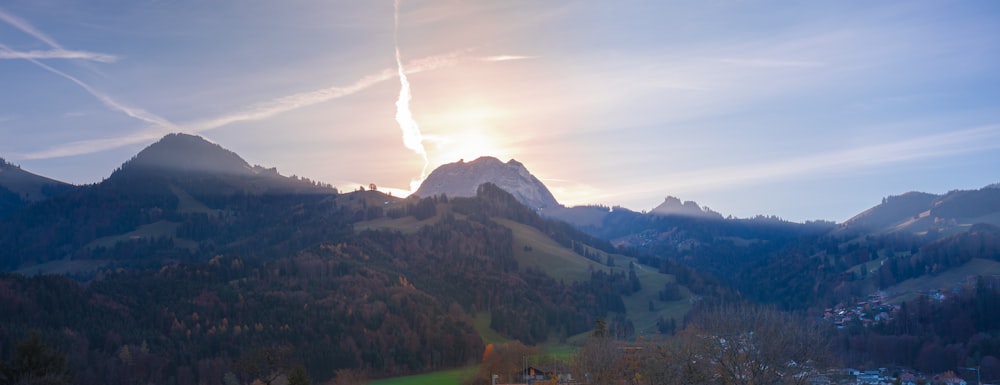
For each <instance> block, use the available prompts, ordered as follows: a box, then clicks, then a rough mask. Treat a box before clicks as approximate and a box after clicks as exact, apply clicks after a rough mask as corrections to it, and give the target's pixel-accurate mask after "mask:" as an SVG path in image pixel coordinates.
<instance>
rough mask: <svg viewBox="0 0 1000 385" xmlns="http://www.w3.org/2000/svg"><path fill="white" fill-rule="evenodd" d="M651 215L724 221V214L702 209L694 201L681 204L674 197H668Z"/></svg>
mask: <svg viewBox="0 0 1000 385" xmlns="http://www.w3.org/2000/svg"><path fill="white" fill-rule="evenodd" d="M649 213H650V214H654V215H680V216H687V217H698V218H715V219H722V214H719V213H717V212H715V211H712V210H710V209H709V208H707V207H705V208H702V207H701V206H698V204H697V203H695V202H692V201H685V202H683V203H681V200H680V199H677V198H675V197H672V196H668V197H667V198H666V199H664V200H663V203H661V204H660V205H659V206H656V208H654V209H653V210H652V211H650V212H649Z"/></svg>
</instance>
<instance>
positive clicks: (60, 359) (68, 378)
mask: <svg viewBox="0 0 1000 385" xmlns="http://www.w3.org/2000/svg"><path fill="white" fill-rule="evenodd" d="M0 369H2V371H0V377H2V380H3V381H2V382H3V383H4V384H37V385H42V384H44V385H59V384H69V383H71V382H72V381H73V376H72V375H71V374H70V372H69V369H67V368H66V356H65V355H64V354H62V353H60V352H56V351H53V350H52V348H50V347H49V346H48V345H46V344H45V342H43V341H42V334H41V333H40V332H38V331H32V332H31V333H30V334H29V335H28V338H27V339H25V340H24V341H21V342H20V343H18V344H17V348H16V352H15V354H14V359H13V361H12V363H11V364H10V365H8V364H7V363H4V362H0Z"/></svg>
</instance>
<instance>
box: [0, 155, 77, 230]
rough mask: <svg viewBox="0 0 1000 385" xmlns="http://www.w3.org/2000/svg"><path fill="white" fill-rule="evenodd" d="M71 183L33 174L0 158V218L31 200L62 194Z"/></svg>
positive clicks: (72, 187) (70, 186) (71, 187)
mask: <svg viewBox="0 0 1000 385" xmlns="http://www.w3.org/2000/svg"><path fill="white" fill-rule="evenodd" d="M74 188H75V187H74V186H73V185H71V184H68V183H65V182H60V181H57V180H55V179H50V178H46V177H44V176H41V175H36V174H32V173H30V172H28V171H25V170H23V169H21V168H20V167H18V166H15V165H13V164H11V163H8V162H7V161H6V160H4V159H3V158H0V218H6V217H8V216H10V215H12V214H13V213H14V212H17V211H18V210H20V209H21V208H23V207H24V206H26V205H28V204H30V203H31V202H37V201H41V200H45V199H48V198H51V197H53V196H56V195H59V194H62V193H64V192H66V191H69V190H72V189H74Z"/></svg>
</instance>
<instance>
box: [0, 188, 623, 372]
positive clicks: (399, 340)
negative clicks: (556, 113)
mask: <svg viewBox="0 0 1000 385" xmlns="http://www.w3.org/2000/svg"><path fill="white" fill-rule="evenodd" d="M488 191H491V190H489V187H487V188H486V189H485V190H484V193H483V194H481V195H480V196H479V197H477V198H454V199H450V200H448V199H447V198H444V197H437V198H427V199H425V200H422V201H417V202H414V204H413V205H412V206H409V207H412V208H413V210H419V209H418V208H419V207H425V208H426V207H436V205H434V204H435V203H437V202H439V201H441V202H443V201H448V202H450V205H451V207H454V212H442V213H436V212H435V214H434V215H438V216H440V220H437V221H436V222H434V223H432V224H428V225H426V226H423V227H421V228H420V229H419V231H417V232H415V233H412V234H403V233H400V232H390V231H362V232H359V233H354V232H351V231H349V229H350V222H351V221H352V220H353V218H354V217H355V216H356V211H357V210H367V209H364V208H362V207H358V205H356V204H338V203H337V200H336V199H330V198H328V197H321V196H307V197H304V198H303V197H299V196H295V197H293V196H281V195H272V196H267V195H263V196H261V195H233V196H231V197H230V198H229V199H225V200H216V201H215V202H212V203H210V204H211V206H209V207H211V208H212V209H215V210H220V212H224V213H220V214H218V215H214V216H213V215H205V214H202V213H184V214H180V215H179V216H177V217H174V218H171V219H172V220H175V221H177V222H180V225H179V226H178V227H177V234H178V238H182V239H184V240H190V241H195V242H197V245H198V246H197V247H196V248H193V249H186V248H184V247H183V246H181V245H179V242H178V241H177V240H175V239H167V238H161V239H152V240H144V241H142V242H144V243H140V242H137V241H124V242H119V243H118V244H117V245H115V246H114V247H113V248H107V249H105V248H101V247H97V248H94V249H93V250H92V251H91V252H92V253H94V255H99V254H100V253H110V254H113V255H115V256H116V258H117V259H116V260H115V261H116V262H117V263H122V264H125V263H126V262H128V266H130V267H131V268H129V269H121V268H104V269H101V270H100V271H99V272H98V273H97V274H96V275H94V276H93V277H91V278H89V280H88V281H86V283H85V284H81V283H80V282H78V281H75V280H73V279H71V278H69V277H65V276H50V275H43V276H35V277H24V276H21V275H16V274H7V275H4V276H3V277H2V278H0V308H4V309H9V310H10V311H5V312H3V313H2V315H0V317H2V322H0V325H2V326H0V328H2V330H0V353H2V357H3V358H4V359H5V360H6V359H9V358H10V357H12V356H13V354H14V351H13V347H14V346H15V345H16V344H17V342H18V341H20V340H22V339H24V338H26V336H28V335H29V334H30V331H31V330H39V331H41V332H42V334H43V335H44V336H46V338H47V339H48V340H50V342H51V343H52V344H53V345H54V346H56V347H58V348H59V349H61V350H62V351H65V352H67V353H68V357H69V361H68V365H69V367H70V368H71V369H72V371H73V372H74V373H75V382H76V383H81V384H91V383H93V384H96V383H112V384H113V383H123V384H124V383H135V382H156V383H177V384H182V383H195V382H199V381H207V382H210V383H217V382H220V381H221V379H222V378H223V377H224V376H226V375H227V373H231V374H229V375H235V376H237V377H243V378H244V379H247V380H249V378H247V376H250V374H248V373H246V372H245V371H243V372H241V369H240V366H239V365H237V363H238V362H240V360H241V359H245V357H246V356H248V355H252V354H254V352H258V351H260V350H261V349H269V348H281V349H284V351H286V352H287V356H288V359H289V360H291V361H294V362H298V363H301V364H302V365H303V366H304V367H305V368H306V369H307V370H308V373H309V375H310V376H311V377H312V378H314V379H316V380H325V379H329V378H331V377H332V376H334V373H335V372H336V371H337V370H341V369H353V370H359V371H361V372H364V373H365V374H367V375H368V376H372V377H376V376H392V375H401V374H408V373H415V372H422V371H426V370H433V369H439V368H449V367H456V366H462V365H465V364H468V363H469V362H470V361H469V360H470V359H471V360H475V359H477V358H478V357H479V355H480V354H481V353H482V349H483V345H482V342H481V340H480V337H479V336H478V334H477V333H476V331H475V330H474V329H473V327H472V324H473V317H474V316H475V315H476V314H479V313H483V312H485V313H487V314H488V315H489V317H490V321H491V325H490V326H491V327H492V328H493V329H495V330H496V331H498V332H500V333H502V334H504V335H506V336H508V337H511V338H516V339H519V340H521V341H524V342H526V343H538V342H543V341H545V340H547V339H549V338H560V336H561V337H563V338H564V337H566V336H569V335H573V334H578V333H581V332H585V331H587V330H589V328H590V327H591V326H592V325H593V323H594V320H595V319H596V318H597V317H601V316H604V315H605V314H609V313H615V312H623V311H624V305H623V304H622V298H621V296H622V295H625V294H628V293H629V292H630V290H632V283H631V281H630V278H629V276H628V275H627V274H623V273H618V274H608V273H604V272H601V271H595V272H594V273H593V274H592V276H591V279H589V280H587V281H584V282H568V283H564V282H558V281H556V280H554V279H552V278H551V277H549V276H548V275H546V274H544V273H542V272H538V271H532V270H530V269H521V268H519V266H518V264H517V261H516V260H515V259H514V257H513V241H512V234H511V230H510V229H508V228H506V227H503V226H500V225H498V224H496V223H495V222H493V221H492V220H491V219H490V218H491V214H495V215H501V213H505V212H507V211H504V210H503V209H501V208H500V207H503V205H507V204H509V200H510V197H509V195H504V194H496V192H495V191H494V192H492V193H489V192H488ZM489 194H496V195H489ZM204 201H206V202H210V201H209V200H208V199H204ZM428 202H429V203H428ZM171 205H177V203H172V202H169V200H168V199H164V203H163V207H168V208H169V207H174V206H171ZM289 207H293V208H294V207H298V209H297V210H292V211H290V212H289V211H288V210H287V208H289ZM404 207H406V206H404ZM283 208H284V209H283ZM435 210H436V209H435ZM176 211H177V210H174V211H173V212H176ZM118 212H121V211H118ZM164 212H165V213H169V212H171V210H164ZM507 213H508V214H506V217H509V218H513V219H515V220H519V221H523V222H526V224H529V225H532V226H537V227H538V228H539V229H540V230H542V231H546V232H547V233H548V234H552V235H553V238H555V239H566V240H567V241H566V242H589V241H593V240H594V239H593V238H592V237H590V236H587V235H584V234H583V233H580V232H578V231H576V230H574V229H572V228H570V227H565V226H560V225H558V224H552V223H551V222H548V221H545V220H542V219H540V218H538V217H537V215H534V214H533V213H532V212H531V211H530V210H529V211H526V212H520V213H518V212H517V211H510V212H507ZM409 214H412V213H410V212H406V211H404V213H403V215H409ZM164 215H167V214H164ZM170 215H173V214H170ZM266 219H267V220H266ZM155 220H157V218H137V219H136V221H135V225H141V224H142V223H148V222H150V221H155ZM345 229H346V231H345ZM140 245H141V246H142V247H139V246H140ZM589 247H595V248H608V247H609V246H608V245H607V244H606V243H600V242H595V243H594V244H593V245H591V246H589ZM292 250H295V251H292ZM207 255H214V256H212V257H207V258H206V256H207ZM126 256H130V257H126ZM165 256H167V259H164V257H165ZM144 258H146V259H149V260H150V262H148V263H146V264H143V263H131V262H130V261H131V259H136V260H137V262H142V261H143V259H144ZM152 261H158V264H154V263H153V262H152ZM164 261H173V262H171V263H165V262H164ZM143 266H145V267H146V268H141V267H143ZM137 267H139V268H137Z"/></svg>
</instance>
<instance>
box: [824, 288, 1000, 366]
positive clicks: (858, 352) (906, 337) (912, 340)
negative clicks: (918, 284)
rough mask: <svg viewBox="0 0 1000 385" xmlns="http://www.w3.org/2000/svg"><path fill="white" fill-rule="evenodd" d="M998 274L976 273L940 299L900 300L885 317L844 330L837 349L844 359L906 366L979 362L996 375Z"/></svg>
mask: <svg viewBox="0 0 1000 385" xmlns="http://www.w3.org/2000/svg"><path fill="white" fill-rule="evenodd" d="M998 305H1000V278H998V277H979V278H977V279H975V280H974V281H972V282H970V283H968V284H967V285H965V286H964V287H962V288H961V289H958V290H955V291H951V292H949V294H948V295H947V296H946V297H945V299H943V300H935V299H931V298H929V297H928V296H920V297H919V298H918V299H916V300H914V301H911V302H905V303H903V304H902V306H901V308H900V309H899V311H898V312H897V314H896V315H895V317H894V318H893V319H892V320H891V321H889V322H886V323H880V324H878V325H875V326H874V327H870V328H865V327H862V326H861V325H860V323H854V324H851V325H848V328H847V329H846V330H844V331H843V333H842V336H841V339H840V346H839V349H840V350H841V352H842V354H843V356H844V359H845V361H846V363H847V364H849V365H857V366H863V367H878V366H881V367H886V366H889V367H908V368H914V369H917V370H920V371H923V372H925V373H941V372H944V371H947V370H951V371H960V370H961V369H962V368H966V367H980V369H981V371H982V378H983V380H995V379H1000V306H998Z"/></svg>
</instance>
